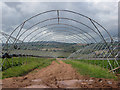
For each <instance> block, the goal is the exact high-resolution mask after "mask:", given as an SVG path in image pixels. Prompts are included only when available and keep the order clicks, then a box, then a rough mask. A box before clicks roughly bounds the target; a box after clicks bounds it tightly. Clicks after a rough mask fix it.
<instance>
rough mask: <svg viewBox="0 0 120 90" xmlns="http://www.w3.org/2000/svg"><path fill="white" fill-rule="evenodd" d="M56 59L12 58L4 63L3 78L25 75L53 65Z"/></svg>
mask: <svg viewBox="0 0 120 90" xmlns="http://www.w3.org/2000/svg"><path fill="white" fill-rule="evenodd" d="M54 60H55V59H43V58H34V57H27V58H26V57H22V58H18V57H15V58H13V59H12V58H11V59H8V60H6V62H4V65H3V67H2V70H3V72H2V75H3V77H2V78H7V77H14V76H21V75H24V74H26V73H28V72H30V71H32V70H34V69H36V68H43V67H46V66H48V65H50V64H51V62H52V61H54Z"/></svg>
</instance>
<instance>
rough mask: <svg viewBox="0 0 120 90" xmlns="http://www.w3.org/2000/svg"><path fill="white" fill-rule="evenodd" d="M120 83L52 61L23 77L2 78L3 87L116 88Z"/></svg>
mask: <svg viewBox="0 0 120 90" xmlns="http://www.w3.org/2000/svg"><path fill="white" fill-rule="evenodd" d="M119 86H120V83H119V84H118V82H117V81H114V80H110V79H102V78H90V77H88V76H82V75H80V74H78V73H77V72H76V71H75V69H73V68H72V67H71V65H69V64H65V63H63V62H62V61H59V63H57V62H55V61H53V62H52V64H51V65H50V66H48V67H46V68H43V69H41V70H38V69H36V70H34V71H33V72H31V73H29V74H27V75H26V76H23V77H13V78H7V79H4V80H3V88H20V87H24V88H118V87H119Z"/></svg>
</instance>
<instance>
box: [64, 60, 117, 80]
mask: <svg viewBox="0 0 120 90" xmlns="http://www.w3.org/2000/svg"><path fill="white" fill-rule="evenodd" d="M64 62H65V63H67V64H71V65H72V67H73V68H75V69H76V70H77V71H78V72H79V73H80V74H81V75H87V76H90V77H96V78H114V79H115V78H116V77H115V75H114V74H112V73H109V72H108V69H105V68H102V67H100V66H98V65H92V64H88V63H85V62H81V61H76V60H66V61H64Z"/></svg>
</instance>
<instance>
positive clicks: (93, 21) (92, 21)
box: [6, 10, 113, 44]
mask: <svg viewBox="0 0 120 90" xmlns="http://www.w3.org/2000/svg"><path fill="white" fill-rule="evenodd" d="M53 11H57V16H58V17H57V18H50V19H46V20H44V21H47V20H52V19H58V24H59V19H68V20H72V21H75V22H77V23H80V24H82V25H84V26H86V27H88V28H90V27H89V26H87V25H85V24H83V23H82V22H79V21H77V20H74V19H70V18H64V17H59V12H60V11H66V12H71V13H74V14H78V15H80V16H82V17H85V18H87V19H89V20H90V21H91V23H92V24H93V25H94V27H95V28H96V29H97V31H98V33H99V34H100V36H101V37H102V39H103V40H104V42H105V43H106V41H105V39H104V37H103V35H102V34H101V32H100V31H99V29H98V28H97V26H96V25H95V24H94V23H96V24H98V25H99V26H101V27H102V28H103V30H105V31H106V32H107V30H106V29H105V28H104V27H103V26H102V25H100V24H99V23H98V22H96V21H95V20H93V19H91V18H89V17H88V16H85V15H83V14H80V13H77V12H74V11H70V10H50V11H46V12H43V13H39V14H37V15H35V16H33V17H31V18H29V19H27V20H25V21H24V22H23V23H22V24H20V25H19V26H18V27H20V26H21V25H22V26H21V28H20V30H19V32H18V34H17V36H16V40H17V37H18V35H19V34H20V31H21V30H22V28H23V27H24V24H25V22H27V21H29V20H30V19H32V18H34V17H37V16H39V15H41V14H45V13H48V12H53ZM44 21H41V22H44ZM38 23H39V22H38ZM33 26H34V25H33ZM33 26H32V27H33ZM18 27H17V28H18ZM17 28H16V29H15V30H13V32H12V33H11V34H10V36H11V35H12V34H13V33H14V31H16V30H17ZM91 30H92V29H91ZM26 31H27V30H26ZM93 31H94V30H93ZM94 32H95V31H94ZM107 33H108V32H107ZM96 34H97V33H96ZM108 35H109V37H110V39H111V42H112V40H113V39H112V37H111V36H110V34H109V33H108ZM19 38H20V36H19ZM19 38H18V39H19ZM9 39H10V37H9V38H8V40H7V42H6V43H8V41H9ZM16 40H15V41H16ZM14 43H15V42H14ZM16 43H17V41H16ZM106 44H107V43H106Z"/></svg>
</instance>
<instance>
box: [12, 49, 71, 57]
mask: <svg viewBox="0 0 120 90" xmlns="http://www.w3.org/2000/svg"><path fill="white" fill-rule="evenodd" d="M10 54H27V55H36V56H50V57H59V56H63V57H68V56H69V55H70V54H71V53H69V52H63V51H37V50H16V51H15V50H14V51H11V53H10Z"/></svg>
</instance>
